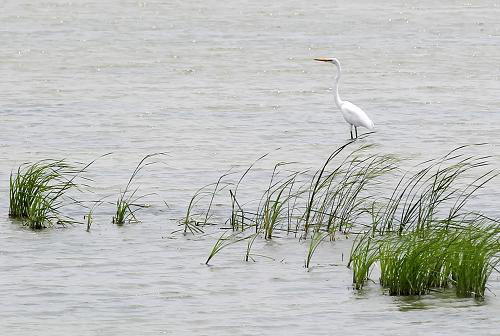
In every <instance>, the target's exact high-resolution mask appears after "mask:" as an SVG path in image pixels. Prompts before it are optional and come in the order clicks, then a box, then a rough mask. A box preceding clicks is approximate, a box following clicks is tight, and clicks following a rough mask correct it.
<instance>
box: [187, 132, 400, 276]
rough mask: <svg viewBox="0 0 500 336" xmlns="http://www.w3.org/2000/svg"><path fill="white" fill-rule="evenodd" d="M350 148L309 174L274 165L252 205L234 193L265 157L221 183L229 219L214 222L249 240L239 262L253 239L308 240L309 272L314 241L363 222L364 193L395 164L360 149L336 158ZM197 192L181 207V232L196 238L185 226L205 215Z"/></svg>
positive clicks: (366, 199)
mask: <svg viewBox="0 0 500 336" xmlns="http://www.w3.org/2000/svg"><path fill="white" fill-rule="evenodd" d="M352 143H353V142H350V143H348V144H346V145H344V146H341V147H340V148H339V149H337V150H335V151H334V152H333V153H332V154H331V155H330V156H329V157H328V159H327V160H326V161H325V163H324V164H323V165H322V166H321V168H320V169H319V170H318V171H316V172H315V173H314V174H311V173H310V172H309V170H293V169H292V167H293V165H294V163H291V162H281V163H278V164H276V165H275V166H274V168H273V170H272V172H271V175H270V178H269V182H268V187H267V189H266V190H264V191H263V193H262V197H261V198H260V200H258V202H257V203H255V202H253V201H243V200H241V199H240V197H239V193H238V192H237V191H238V188H239V187H240V186H241V185H242V181H243V179H244V177H245V176H247V174H248V173H249V171H250V170H251V169H252V168H253V167H254V166H255V164H256V163H257V162H258V161H260V160H262V159H263V158H264V157H266V156H267V155H268V154H266V155H264V156H262V157H260V158H259V159H257V160H256V161H254V162H253V163H252V164H251V165H250V167H249V168H248V169H246V170H245V171H244V172H243V174H242V175H241V177H240V178H239V180H237V181H235V182H234V183H232V182H226V183H227V185H229V186H233V185H234V188H230V190H229V202H228V208H229V210H230V214H229V216H228V217H227V219H226V220H224V219H223V218H222V219H220V220H217V219H216V220H215V221H219V222H220V223H229V227H230V229H231V230H232V231H233V232H235V233H241V234H242V235H244V236H245V237H246V238H245V239H247V238H248V239H249V240H248V243H247V248H246V253H245V257H244V260H246V261H248V260H253V258H252V257H251V255H252V252H251V249H252V247H253V245H254V242H255V240H256V239H258V238H261V239H264V240H272V239H274V238H276V237H278V236H281V235H283V234H287V235H288V234H290V235H294V236H296V237H298V238H299V239H300V240H306V239H312V240H313V242H312V243H311V245H310V247H311V249H310V252H309V255H308V257H307V259H306V260H308V262H306V263H307V265H308V266H309V262H310V260H311V258H312V255H313V254H314V251H315V250H316V248H317V245H315V243H319V241H318V240H317V239H316V238H317V237H318V236H321V237H324V236H329V237H331V238H332V239H333V238H334V237H335V234H336V232H338V231H340V232H342V233H348V232H349V231H350V230H351V228H352V227H353V226H354V225H355V224H356V223H357V222H358V221H360V217H361V216H368V211H367V210H366V208H367V207H368V206H369V200H370V199H371V197H372V196H371V193H370V191H369V187H370V186H375V185H376V184H377V183H379V182H377V181H378V178H379V177H380V176H382V175H384V174H387V173H389V172H391V171H392V170H394V169H395V162H396V161H395V159H394V158H393V157H392V156H389V155H380V154H368V150H369V149H371V148H372V146H361V147H360V148H358V149H356V150H354V151H352V152H351V153H348V154H347V155H345V156H344V157H343V158H341V157H340V154H341V152H342V151H343V150H344V149H345V148H347V147H348V146H349V145H352ZM219 181H220V179H219ZM201 190H203V188H202V189H200V190H198V191H197V192H196V193H195V195H194V196H193V197H192V199H191V201H190V203H189V205H188V207H187V211H186V212H187V214H186V217H185V218H184V220H183V222H184V227H185V229H184V230H185V231H186V232H187V231H188V230H189V231H191V232H193V233H199V231H197V230H191V229H190V226H189V225H191V226H192V225H193V224H196V223H202V222H203V221H204V218H206V216H207V215H208V214H207V213H204V212H203V211H197V210H195V206H196V205H197V201H198V200H199V199H200V197H199V196H200V195H201V193H202V191H201ZM216 192H218V191H217V188H216V190H215V191H214V192H213V193H212V194H211V201H212V200H213V197H214V195H215V193H216ZM311 229H312V230H311ZM247 231H252V232H253V233H251V234H248V233H247ZM225 239H226V238H224V240H221V241H218V242H217V243H216V246H215V249H214V250H213V251H215V252H216V253H218V252H219V251H220V247H222V246H223V245H221V244H222V242H227V241H226V240H225ZM241 240H243V239H241ZM241 240H237V241H241ZM232 241H234V239H233V240H232Z"/></svg>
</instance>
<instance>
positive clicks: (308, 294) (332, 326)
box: [0, 0, 500, 336]
mask: <svg viewBox="0 0 500 336" xmlns="http://www.w3.org/2000/svg"><path fill="white" fill-rule="evenodd" d="M499 18H500V4H499V3H498V1H493V0H492V1H488V0H481V1H449V0H445V1H427V0H426V1H405V2H401V1H384V2H376V1H344V0H341V1H328V0H312V1H295V0H291V1H285V0H277V1H272V2H269V1H261V0H257V1H242V0H235V1H227V2H226V1H213V0H208V1H194V0H193V1H190V0H186V1H174V0H172V1H136V0H134V1H132V0H122V1H118V0H108V1H97V0H76V1H66V0H65V1H62V0H61V1H55V0H45V1H27V0H17V1H14V0H3V1H2V2H1V3H0V41H1V44H2V47H1V48H0V78H1V80H0V140H1V144H0V302H1V303H2V304H1V305H0V334H2V335H9V336H14V335H35V334H36V335H51V336H52V335H118V334H119V335H163V334H164V335H305V334H311V335H333V334H346V335H367V334H372V335H433V334H439V335H457V334H462V335H466V334H467V335H472V334H474V335H498V333H499V328H498V327H499V325H500V315H499V311H500V297H499V296H500V275H499V274H498V273H494V274H493V275H492V277H491V278H490V282H489V286H488V288H489V290H487V291H486V298H485V299H484V300H474V299H461V298H457V297H456V296H455V295H454V294H453V293H447V292H445V293H435V294H429V295H426V296H423V297H420V298H417V297H410V298H409V297H393V296H389V295H386V294H384V292H383V291H382V289H381V287H380V286H379V285H378V283H372V284H370V285H368V286H367V287H366V289H364V290H363V291H359V292H358V291H355V290H354V289H353V287H352V273H351V270H349V269H348V268H347V267H346V264H347V260H348V256H349V251H350V248H351V243H352V238H350V239H340V240H338V241H335V242H325V243H324V244H322V245H320V247H319V248H318V251H317V252H316V254H315V256H314V259H313V261H312V263H313V265H314V266H313V267H312V269H310V270H309V271H307V270H306V269H305V268H304V266H303V265H304V258H305V255H306V253H307V244H305V243H303V242H299V241H298V240H297V239H295V237H287V236H286V235H282V236H281V237H279V238H278V239H274V240H273V241H271V242H265V241H263V240H262V241H259V243H258V246H257V247H256V249H257V251H258V253H259V254H261V255H263V256H265V257H262V258H257V259H256V262H244V261H243V260H242V257H243V254H244V246H238V245H234V246H231V247H229V248H228V249H227V250H224V251H223V252H221V254H220V255H217V256H216V257H215V258H214V260H213V262H211V264H212V265H211V266H206V265H205V264H204V262H205V260H206V258H207V255H208V254H209V252H210V250H211V248H212V246H213V244H214V243H215V241H216V240H217V238H218V237H219V236H220V233H221V231H220V228H219V227H213V228H211V229H210V230H207V232H206V233H205V234H201V235H182V234H181V233H178V232H177V233H176V232H174V231H176V230H178V229H179V227H178V223H179V219H181V218H182V216H183V215H184V214H185V210H186V207H187V205H188V202H189V200H190V198H191V196H192V195H193V194H194V192H195V191H196V190H197V189H198V188H200V187H202V186H204V185H207V184H209V183H212V182H215V181H216V180H217V178H218V177H219V176H220V175H222V174H223V173H224V172H226V171H227V170H228V169H230V168H233V169H234V170H235V171H241V170H244V169H245V168H246V167H248V166H249V165H250V164H251V163H252V162H254V161H255V160H256V159H257V158H259V157H260V156H261V155H263V154H266V153H269V152H270V154H269V155H268V156H267V157H266V158H265V159H264V160H262V161H260V162H259V163H258V164H257V166H256V168H255V170H254V171H253V173H252V174H251V175H250V176H249V177H248V179H247V180H246V182H245V187H244V188H242V193H243V194H242V195H243V196H244V198H245V199H247V200H254V199H258V198H260V196H261V195H262V191H263V189H265V188H266V185H267V183H268V177H269V176H270V172H271V171H272V169H273V166H274V164H275V163H277V162H281V161H287V162H291V161H293V162H296V166H298V167H303V168H313V169H316V168H318V167H319V166H320V165H321V164H322V162H324V160H325V159H326V158H327V157H328V156H329V155H330V153H331V152H332V151H334V150H335V149H336V148H337V147H339V146H340V145H342V144H344V143H345V142H346V141H347V140H348V139H349V126H348V125H347V124H346V123H345V122H344V120H343V118H342V115H341V113H340V112H339V111H338V110H337V108H336V107H335V105H334V100H333V91H332V86H333V80H334V77H335V67H333V66H331V65H330V64H326V63H322V62H315V61H313V59H314V58H316V57H336V58H338V59H339V60H340V62H341V64H342V69H343V76H342V80H341V82H340V95H341V97H342V98H343V99H346V100H349V101H351V102H353V103H355V104H357V105H359V106H360V107H361V108H363V109H364V110H365V112H366V113H367V114H368V115H369V116H370V117H371V118H372V119H373V121H374V123H375V131H376V132H375V133H374V134H371V135H370V136H369V137H367V138H364V139H361V140H359V143H360V144H374V145H376V147H375V148H376V149H374V151H376V152H380V153H390V154H394V155H397V156H398V157H400V158H402V159H405V160H404V161H402V163H401V166H402V167H404V168H407V169H411V168H412V167H413V165H414V164H415V162H420V161H423V160H426V159H430V158H435V157H437V156H440V155H443V154H445V153H447V152H448V151H450V150H451V149H453V148H455V147H456V146H459V145H464V144H474V143H488V144H487V145H485V146H481V147H480V149H477V152H476V149H474V150H471V151H470V153H471V154H486V155H491V156H492V158H491V159H490V162H491V168H495V169H500V137H499V134H500V99H499V94H500V80H499V79H500V20H499ZM360 132H361V133H364V132H366V130H365V129H360ZM108 152H112V154H111V155H109V156H107V157H104V158H101V159H99V160H97V161H96V163H95V164H94V165H92V166H91V167H90V168H89V170H88V174H87V175H86V176H88V177H89V178H91V179H92V180H93V181H91V182H89V184H90V187H89V188H87V189H85V190H84V192H82V195H80V197H81V198H83V199H85V200H97V199H100V198H101V197H106V196H107V197H106V198H105V203H104V204H103V205H101V206H99V207H97V208H96V210H95V219H94V224H93V226H92V230H91V231H90V232H86V231H85V226H84V225H75V226H70V227H67V228H49V229H46V230H42V231H37V232H35V231H30V230H29V229H27V228H24V227H22V226H21V225H20V224H19V222H17V221H14V220H12V219H9V217H8V211H9V208H8V207H9V193H8V190H9V174H10V172H11V171H12V170H15V169H17V167H18V166H19V165H20V164H22V163H24V162H28V161H34V160H39V159H47V158H53V159H63V158H64V159H67V160H70V161H79V162H89V161H91V160H93V159H95V158H97V157H99V156H100V155H103V154H105V153H108ZM155 152H166V153H167V155H165V156H164V157H162V158H160V159H159V160H158V161H159V162H158V163H156V164H154V165H151V166H149V167H147V169H145V170H144V171H143V172H142V174H141V175H140V176H139V177H138V179H137V184H136V186H139V185H140V192H141V193H143V194H149V193H152V195H150V196H148V197H146V198H145V199H144V202H146V203H148V204H150V207H149V208H147V209H143V210H141V211H140V212H138V213H137V215H138V218H139V219H140V220H141V222H140V223H130V224H126V225H123V226H116V225H114V224H112V223H111V218H112V216H113V211H114V202H115V201H116V198H117V195H118V193H119V191H120V190H121V189H123V188H124V186H125V185H126V183H127V181H128V179H129V177H130V175H131V173H132V171H133V170H134V168H135V166H136V165H137V164H138V162H139V161H140V160H141V158H142V157H144V156H145V155H146V154H149V153H155ZM499 181H500V180H495V181H492V182H491V183H490V184H489V185H488V186H487V187H486V188H485V189H484V190H483V191H482V192H481V196H480V197H478V198H477V199H475V200H474V201H473V204H474V206H475V207H476V208H477V209H479V210H481V211H483V212H484V213H486V214H487V215H489V216H493V217H500V207H499V205H500V204H499V201H498V200H499V197H500V188H499V186H500V182H499ZM381 188H382V189H385V187H383V186H382V187H381ZM165 202H166V204H167V205H168V206H167V205H166V204H165ZM67 211H69V214H70V215H72V216H74V217H75V218H77V219H78V220H81V221H83V215H84V214H85V211H84V210H83V209H81V208H78V207H70V208H69V209H68V210H67ZM220 211H221V212H223V210H222V209H221V210H220ZM223 226H224V225H223V223H221V227H223ZM373 280H374V281H377V278H376V277H375V278H374V279H373Z"/></svg>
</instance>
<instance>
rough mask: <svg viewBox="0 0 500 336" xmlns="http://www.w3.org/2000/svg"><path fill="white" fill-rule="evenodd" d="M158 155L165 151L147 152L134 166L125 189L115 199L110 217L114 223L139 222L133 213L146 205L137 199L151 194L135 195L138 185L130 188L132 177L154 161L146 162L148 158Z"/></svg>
mask: <svg viewBox="0 0 500 336" xmlns="http://www.w3.org/2000/svg"><path fill="white" fill-rule="evenodd" d="M159 155H165V153H153V154H148V155H146V156H145V157H143V158H142V160H141V161H140V162H139V164H138V165H137V166H136V167H135V169H134V171H133V172H132V175H131V176H130V179H129V180H128V183H127V185H126V186H125V189H123V190H122V191H121V192H120V195H119V196H118V199H117V201H116V211H115V215H114V216H113V219H112V222H113V223H114V224H117V225H123V224H125V223H127V222H128V223H130V222H139V220H138V219H137V217H136V216H135V214H136V212H137V211H138V210H140V209H142V208H145V207H147V205H145V204H140V203H138V201H140V200H141V199H143V198H144V197H147V196H149V195H151V194H145V195H137V192H138V190H139V187H136V188H132V184H133V181H134V179H135V178H136V177H137V175H138V174H139V173H140V172H141V171H142V170H143V169H144V168H146V167H147V166H150V165H152V164H155V163H156V162H154V161H151V162H148V160H149V159H150V158H152V157H155V156H159Z"/></svg>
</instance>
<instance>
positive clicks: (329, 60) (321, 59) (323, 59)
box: [314, 58, 333, 62]
mask: <svg viewBox="0 0 500 336" xmlns="http://www.w3.org/2000/svg"><path fill="white" fill-rule="evenodd" d="M314 60H315V61H320V62H331V61H333V60H332V59H331V58H315V59H314Z"/></svg>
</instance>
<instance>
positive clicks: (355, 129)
mask: <svg viewBox="0 0 500 336" xmlns="http://www.w3.org/2000/svg"><path fill="white" fill-rule="evenodd" d="M354 131H355V132H356V139H357V138H358V128H357V127H356V126H354Z"/></svg>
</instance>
